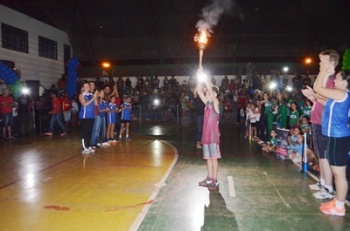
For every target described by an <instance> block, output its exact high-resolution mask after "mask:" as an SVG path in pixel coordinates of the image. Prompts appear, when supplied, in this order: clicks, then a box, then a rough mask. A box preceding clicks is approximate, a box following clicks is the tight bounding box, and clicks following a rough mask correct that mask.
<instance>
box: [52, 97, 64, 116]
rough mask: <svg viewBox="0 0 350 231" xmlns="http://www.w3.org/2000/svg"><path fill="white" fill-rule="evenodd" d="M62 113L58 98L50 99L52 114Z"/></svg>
mask: <svg viewBox="0 0 350 231" xmlns="http://www.w3.org/2000/svg"><path fill="white" fill-rule="evenodd" d="M58 113H62V106H61V100H60V99H59V98H53V99H52V114H58Z"/></svg>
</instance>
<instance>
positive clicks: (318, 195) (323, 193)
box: [313, 189, 335, 200]
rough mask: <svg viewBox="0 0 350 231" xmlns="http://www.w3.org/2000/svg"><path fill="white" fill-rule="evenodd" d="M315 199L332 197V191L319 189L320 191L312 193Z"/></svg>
mask: <svg viewBox="0 0 350 231" xmlns="http://www.w3.org/2000/svg"><path fill="white" fill-rule="evenodd" d="M313 195H314V197H315V198H316V199H319V200H324V199H333V198H334V196H335V195H334V192H329V191H328V190H326V189H321V191H319V192H316V193H314V194H313Z"/></svg>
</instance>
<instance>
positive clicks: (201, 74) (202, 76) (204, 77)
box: [197, 72, 207, 82]
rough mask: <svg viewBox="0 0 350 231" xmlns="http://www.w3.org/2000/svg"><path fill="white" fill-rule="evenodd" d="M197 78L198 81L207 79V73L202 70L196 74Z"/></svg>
mask: <svg viewBox="0 0 350 231" xmlns="http://www.w3.org/2000/svg"><path fill="white" fill-rule="evenodd" d="M197 79H198V81H199V82H204V81H205V80H206V79H207V75H206V74H205V73H203V72H201V73H198V74H197Z"/></svg>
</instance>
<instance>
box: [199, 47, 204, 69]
mask: <svg viewBox="0 0 350 231" xmlns="http://www.w3.org/2000/svg"><path fill="white" fill-rule="evenodd" d="M203 53H204V50H202V49H200V50H199V69H202V60H203Z"/></svg>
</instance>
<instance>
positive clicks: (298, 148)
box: [288, 134, 318, 170]
mask: <svg viewBox="0 0 350 231" xmlns="http://www.w3.org/2000/svg"><path fill="white" fill-rule="evenodd" d="M305 149H306V155H307V162H308V164H309V165H310V166H312V165H313V166H317V165H318V160H317V157H316V155H315V153H314V152H313V151H312V150H311V149H310V148H309V147H308V145H307V144H304V136H303V135H302V134H298V135H297V142H296V144H295V145H291V146H290V150H289V152H288V154H289V158H290V159H291V160H292V161H293V162H294V163H298V164H301V162H302V160H303V155H304V151H305ZM315 169H316V170H317V167H316V168H315Z"/></svg>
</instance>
